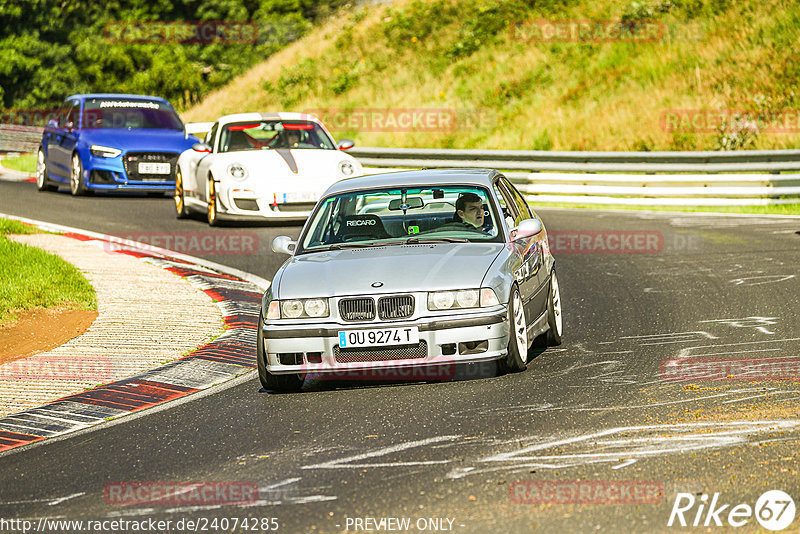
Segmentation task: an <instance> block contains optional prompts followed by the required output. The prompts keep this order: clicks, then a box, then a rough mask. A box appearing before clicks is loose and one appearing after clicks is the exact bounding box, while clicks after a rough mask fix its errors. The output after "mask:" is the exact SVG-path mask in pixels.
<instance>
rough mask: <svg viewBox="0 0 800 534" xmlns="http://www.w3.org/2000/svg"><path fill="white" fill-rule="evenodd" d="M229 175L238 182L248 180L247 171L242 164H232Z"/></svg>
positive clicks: (229, 166)
mask: <svg viewBox="0 0 800 534" xmlns="http://www.w3.org/2000/svg"><path fill="white" fill-rule="evenodd" d="M228 174H230V175H231V176H232V177H234V178H236V179H237V180H244V179H245V178H247V169H245V168H244V165H242V164H241V163H231V164H230V165H228Z"/></svg>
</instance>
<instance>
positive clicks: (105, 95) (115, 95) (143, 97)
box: [64, 93, 169, 104]
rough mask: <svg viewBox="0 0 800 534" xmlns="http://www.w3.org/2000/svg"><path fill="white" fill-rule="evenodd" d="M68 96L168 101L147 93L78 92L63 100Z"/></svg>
mask: <svg viewBox="0 0 800 534" xmlns="http://www.w3.org/2000/svg"><path fill="white" fill-rule="evenodd" d="M70 98H80V99H83V100H86V99H87V98H127V99H128V100H158V101H159V102H166V103H167V104H169V101H168V100H166V99H164V98H161V97H160V96H149V95H128V94H123V93H87V94H79V95H71V96H68V97H67V98H65V99H64V100H69V99H70Z"/></svg>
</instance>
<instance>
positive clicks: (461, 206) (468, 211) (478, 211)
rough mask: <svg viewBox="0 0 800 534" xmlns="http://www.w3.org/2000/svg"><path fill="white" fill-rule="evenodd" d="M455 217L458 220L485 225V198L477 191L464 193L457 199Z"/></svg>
mask: <svg viewBox="0 0 800 534" xmlns="http://www.w3.org/2000/svg"><path fill="white" fill-rule="evenodd" d="M455 215H456V216H455V219H456V220H457V221H458V222H463V223H464V224H467V225H471V226H474V227H475V228H482V227H483V216H484V214H483V200H482V199H481V197H479V196H478V195H476V194H475V193H464V194H462V195H461V196H460V197H458V200H456V214H455Z"/></svg>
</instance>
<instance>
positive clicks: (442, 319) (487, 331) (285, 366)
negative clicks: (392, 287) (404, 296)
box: [259, 306, 509, 374]
mask: <svg viewBox="0 0 800 534" xmlns="http://www.w3.org/2000/svg"><path fill="white" fill-rule="evenodd" d="M285 323H286V321H285V320H281V321H267V322H265V323H263V324H261V325H259V328H261V329H262V334H263V343H264V347H263V353H264V354H265V355H266V368H267V370H268V371H269V372H270V373H272V374H292V373H315V374H316V373H319V374H326V373H342V372H349V371H365V370H376V369H378V370H380V369H384V370H385V369H398V368H415V367H431V366H448V368H452V367H454V364H459V363H476V362H485V361H491V360H497V359H499V358H502V357H504V356H505V355H506V354H507V352H508V339H509V329H508V321H507V320H506V307H505V306H498V307H495V308H491V309H488V310H481V313H474V314H457V315H455V314H454V315H449V316H436V317H425V318H417V319H414V320H413V321H381V322H367V323H344V322H335V321H330V322H325V323H319V322H317V323H315V324H309V323H308V322H306V323H304V324H298V323H296V324H285ZM405 327H417V328H418V330H419V344H415V345H397V346H382V347H369V348H355V349H340V348H339V332H341V331H357V330H373V329H378V328H405Z"/></svg>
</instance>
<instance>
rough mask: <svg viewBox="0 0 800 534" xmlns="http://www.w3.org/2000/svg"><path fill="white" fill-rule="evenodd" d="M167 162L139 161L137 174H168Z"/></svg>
mask: <svg viewBox="0 0 800 534" xmlns="http://www.w3.org/2000/svg"><path fill="white" fill-rule="evenodd" d="M169 172H170V167H169V163H152V162H141V163H139V174H169Z"/></svg>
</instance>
